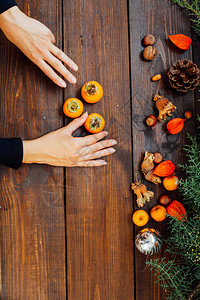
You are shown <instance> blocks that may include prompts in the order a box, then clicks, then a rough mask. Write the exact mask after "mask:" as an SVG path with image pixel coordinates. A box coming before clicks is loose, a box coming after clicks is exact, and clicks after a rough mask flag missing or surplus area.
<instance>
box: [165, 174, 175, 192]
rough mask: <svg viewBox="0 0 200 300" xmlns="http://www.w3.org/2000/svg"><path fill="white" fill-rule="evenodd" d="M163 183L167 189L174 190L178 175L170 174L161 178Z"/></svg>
mask: <svg viewBox="0 0 200 300" xmlns="http://www.w3.org/2000/svg"><path fill="white" fill-rule="evenodd" d="M163 185H164V187H165V188H166V190H168V191H174V190H176V189H177V187H178V177H177V176H175V175H171V176H168V177H165V178H164V179H163Z"/></svg>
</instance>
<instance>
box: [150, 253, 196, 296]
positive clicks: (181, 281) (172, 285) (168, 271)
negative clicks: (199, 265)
mask: <svg viewBox="0 0 200 300" xmlns="http://www.w3.org/2000/svg"><path fill="white" fill-rule="evenodd" d="M146 264H147V266H148V267H149V268H150V270H154V274H153V276H155V277H156V281H155V282H156V283H158V284H159V285H160V286H161V287H162V288H163V289H164V291H165V292H166V294H167V299H168V300H174V299H176V300H185V298H186V297H187V295H189V294H190V293H191V292H192V289H191V286H192V285H193V283H194V279H193V278H191V268H190V267H186V266H185V265H184V263H183V262H181V261H180V263H179V264H178V265H177V263H176V262H175V261H174V260H167V259H166V258H165V257H164V258H161V259H160V260H159V259H150V260H149V261H147V262H146Z"/></svg>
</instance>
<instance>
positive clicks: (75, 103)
mask: <svg viewBox="0 0 200 300" xmlns="http://www.w3.org/2000/svg"><path fill="white" fill-rule="evenodd" d="M63 112H64V114H65V115H66V116H67V117H70V118H78V117H79V116H80V115H81V114H82V112H83V103H82V102H81V100H79V99H77V98H69V99H67V100H66V101H65V103H64V105H63Z"/></svg>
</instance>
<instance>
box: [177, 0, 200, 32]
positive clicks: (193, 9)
mask: <svg viewBox="0 0 200 300" xmlns="http://www.w3.org/2000/svg"><path fill="white" fill-rule="evenodd" d="M172 2H174V3H176V4H177V5H179V6H180V7H182V8H184V9H186V10H188V11H189V15H190V20H191V22H192V28H193V29H194V30H195V31H196V32H197V33H198V34H199V35H200V1H199V0H192V1H191V4H190V3H188V1H187V0H172Z"/></svg>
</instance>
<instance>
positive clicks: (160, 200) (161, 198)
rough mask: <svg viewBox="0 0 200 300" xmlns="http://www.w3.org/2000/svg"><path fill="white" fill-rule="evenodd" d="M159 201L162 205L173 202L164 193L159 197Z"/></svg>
mask: <svg viewBox="0 0 200 300" xmlns="http://www.w3.org/2000/svg"><path fill="white" fill-rule="evenodd" d="M159 202H160V204H161V205H164V206H168V205H169V204H170V203H171V202H172V199H171V198H170V197H169V196H168V195H162V196H160V197H159Z"/></svg>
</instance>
